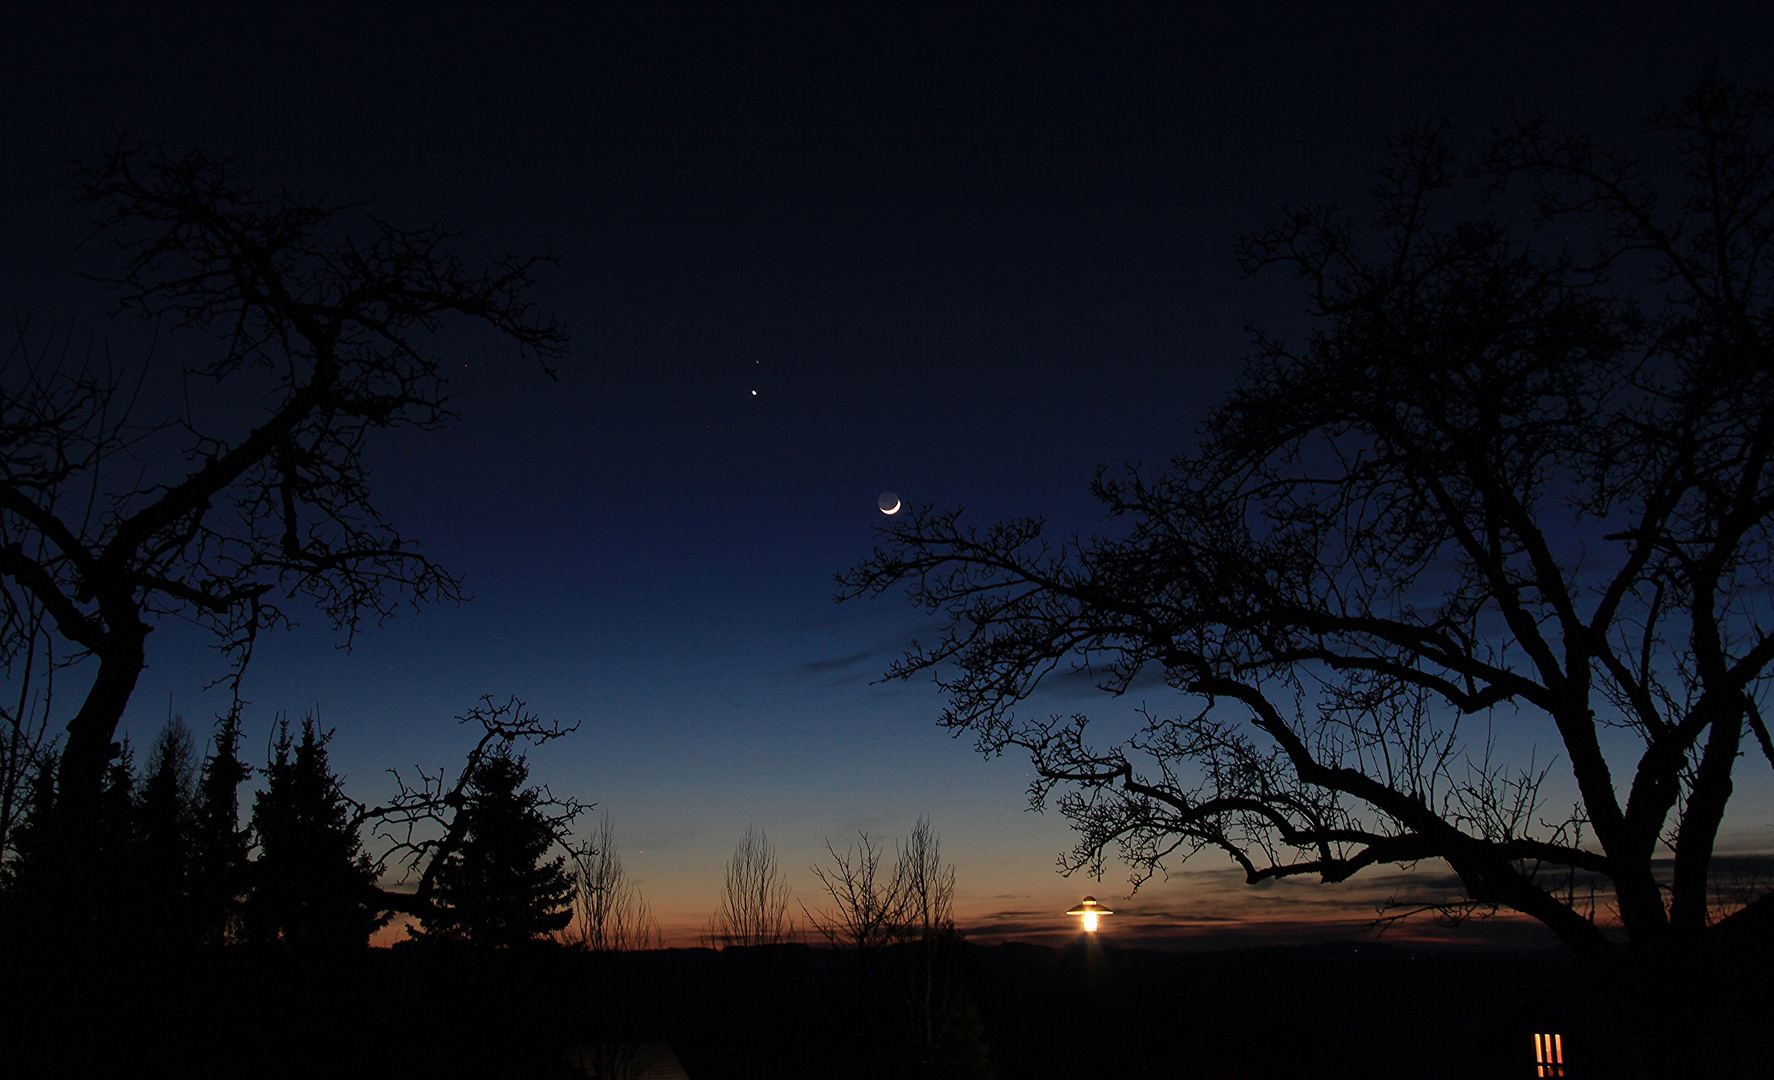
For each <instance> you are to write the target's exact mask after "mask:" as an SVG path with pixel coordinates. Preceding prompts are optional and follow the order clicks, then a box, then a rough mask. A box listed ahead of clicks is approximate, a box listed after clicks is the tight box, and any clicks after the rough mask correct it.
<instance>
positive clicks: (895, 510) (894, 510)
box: [881, 499, 900, 517]
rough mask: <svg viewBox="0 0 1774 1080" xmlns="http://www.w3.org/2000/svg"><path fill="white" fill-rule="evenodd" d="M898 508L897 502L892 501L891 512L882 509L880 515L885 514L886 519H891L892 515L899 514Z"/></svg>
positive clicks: (896, 500)
mask: <svg viewBox="0 0 1774 1080" xmlns="http://www.w3.org/2000/svg"><path fill="white" fill-rule="evenodd" d="M899 506H900V503H899V500H898V499H894V500H893V508H892V509H891V510H885V509H884V510H882V511H881V513H883V514H886V515H887V516H888V517H892V516H893V515H894V514H897V513H899Z"/></svg>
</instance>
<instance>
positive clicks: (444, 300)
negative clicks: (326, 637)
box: [0, 136, 566, 898]
mask: <svg viewBox="0 0 1774 1080" xmlns="http://www.w3.org/2000/svg"><path fill="white" fill-rule="evenodd" d="M74 182H75V184H76V186H77V189H78V192H79V195H80V198H81V199H82V200H83V201H84V202H86V203H87V204H88V205H90V206H91V207H92V208H93V212H94V221H93V233H92V236H93V238H95V239H97V238H100V237H106V238H110V239H111V240H113V241H115V243H116V246H117V250H118V252H119V253H120V255H121V259H122V262H121V266H120V268H119V269H118V270H117V271H116V272H115V273H114V274H112V275H110V276H107V277H103V278H100V279H99V280H102V281H104V282H106V283H107V284H109V285H110V286H112V287H114V288H115V289H116V290H117V293H118V297H119V301H120V305H121V309H122V310H123V311H127V312H134V313H137V314H139V315H141V316H143V317H145V318H148V319H151V320H154V321H155V323H156V325H157V326H163V327H166V328H168V329H170V330H174V331H182V330H188V331H195V332H198V333H199V334H211V335H213V336H214V337H215V338H216V339H219V341H218V345H219V347H218V348H216V349H214V350H212V351H211V354H210V355H203V350H202V349H200V348H197V347H196V346H195V343H194V344H193V347H192V348H191V349H190V350H189V351H188V353H187V357H188V358H187V359H185V360H183V361H182V363H181V364H180V366H179V367H178V371H177V375H178V377H179V380H180V381H179V383H178V384H177V385H176V386H175V387H173V388H171V392H165V391H164V390H163V392H161V393H159V394H158V397H159V398H166V399H173V400H178V401H180V402H181V404H180V405H179V406H176V407H173V408H170V409H168V410H167V412H166V413H165V414H163V415H159V416H152V417H144V416H139V415H137V413H138V411H139V409H140V407H141V403H142V402H143V401H144V400H154V399H156V395H155V394H145V393H144V387H145V386H148V385H149V383H148V380H149V376H150V375H151V374H152V373H153V371H154V370H155V369H154V367H153V365H152V364H151V363H150V361H149V359H144V360H143V361H142V362H141V363H139V364H135V365H126V366H119V365H116V364H113V363H111V362H110V357H109V356H108V355H102V356H101V355H95V354H93V353H90V352H89V353H86V354H84V355H76V354H75V353H73V352H70V351H63V350H58V349H56V348H55V347H54V345H53V342H45V343H44V344H43V345H42V346H41V347H39V348H38V349H37V350H36V351H35V352H33V351H32V350H29V349H27V348H26V347H25V345H24V338H25V337H26V333H25V331H24V330H21V331H20V334H19V337H20V341H19V342H18V344H17V345H16V346H15V347H14V348H13V349H12V350H11V351H10V352H9V353H8V357H7V361H6V363H5V364H4V365H3V366H0V465H4V468H3V469H0V580H4V581H5V582H6V585H7V588H6V590H5V599H6V601H7V602H5V603H0V659H4V660H6V661H8V662H11V661H13V660H14V658H16V657H19V656H20V655H21V654H25V653H27V652H28V648H29V643H30V642H31V641H32V640H34V635H35V634H36V632H37V630H38V628H39V626H40V623H39V621H38V615H37V613H39V612H40V613H41V617H42V619H43V620H44V623H43V624H45V625H47V626H48V627H50V628H51V629H52V630H53V632H54V633H55V635H57V636H58V637H59V638H60V639H61V640H62V641H64V642H65V643H66V644H67V645H68V646H69V650H70V653H72V654H75V655H76V656H77V658H79V659H83V660H87V661H90V662H91V663H92V665H93V677H92V680H91V683H90V685H89V687H88V689H87V691H86V695H85V698H84V701H83V702H82V703H81V705H80V707H79V709H78V710H77V711H76V713H75V714H74V716H73V718H72V719H71V720H70V721H69V722H68V727H67V739H66V742H65V743H64V745H63V747H62V751H61V755H60V765H59V768H60V779H59V788H60V790H59V793H58V800H57V805H58V808H59V809H58V819H59V820H60V821H61V822H62V824H63V829H62V831H63V833H64V836H63V837H62V843H61V845H60V846H61V847H63V848H64V849H66V855H67V865H66V866H65V867H64V868H63V869H64V871H65V873H64V874H63V875H62V876H63V877H64V878H65V880H66V883H67V885H68V888H69V889H70V895H71V896H73V897H75V898H79V897H82V896H86V895H89V894H90V893H91V886H92V884H93V883H92V880H91V872H92V871H91V867H92V866H93V860H92V859H91V858H90V857H89V855H90V851H89V850H88V848H89V847H90V844H91V842H92V823H93V820H94V817H95V815H96V812H97V811H96V807H97V800H98V798H99V794H98V793H99V789H100V787H101V781H102V776H103V774H104V771H105V765H106V762H108V761H110V760H111V759H112V758H113V757H114V756H115V755H116V753H117V748H116V746H115V745H114V744H113V743H112V737H113V735H114V733H115V731H116V727H117V722H118V719H119V718H120V717H121V715H122V713H123V710H124V707H125V705H126V704H127V703H128V701H129V698H130V695H131V693H132V692H133V691H134V689H135V685H136V680H137V678H138V676H139V675H140V674H141V672H142V670H143V668H144V666H145V665H146V663H147V656H148V652H147V640H148V634H149V632H150V631H152V630H153V628H154V626H155V624H156V623H157V622H158V621H159V620H161V619H163V618H168V617H172V618H180V619H185V620H189V621H191V622H194V623H196V624H198V625H200V626H202V627H204V628H206V629H208V630H209V631H210V632H211V633H212V634H213V635H214V637H215V640H216V643H217V645H218V646H219V647H220V648H221V649H222V651H223V652H224V653H225V654H226V655H227V656H228V657H229V658H230V659H231V660H232V662H233V664H234V671H235V672H236V674H238V672H239V670H240V669H241V667H242V666H243V665H245V664H246V663H247V661H248V660H249V659H250V657H251V654H252V646H253V642H254V640H255V637H256V635H257V634H258V632H259V631H260V630H262V629H265V628H267V627H273V626H279V625H283V624H285V623H286V622H287V621H288V616H287V614H286V612H285V610H284V608H283V606H282V605H283V604H284V603H285V602H286V601H288V600H290V599H296V598H302V599H306V600H309V601H312V602H313V603H315V604H316V605H318V606H319V608H320V609H321V610H322V611H323V612H325V613H326V615H327V616H328V617H329V618H330V619H331V621H332V622H333V623H334V625H335V626H337V627H338V628H340V629H342V630H343V631H345V633H346V634H347V635H350V634H354V633H355V632H356V631H357V630H358V629H360V628H361V627H362V625H363V624H364V622H365V620H368V621H370V622H372V623H373V622H376V621H378V620H380V619H383V618H386V617H387V616H389V615H391V614H392V613H393V612H394V611H395V608H396V606H397V605H398V604H399V603H401V602H403V601H404V602H411V603H415V604H417V603H424V602H426V601H431V600H454V599H457V598H459V596H460V590H459V587H458V583H457V580H456V579H455V578H454V577H453V576H451V575H450V574H449V573H448V572H447V571H446V570H444V569H443V568H442V567H440V566H438V565H436V564H435V563H433V562H432V561H431V560H429V559H428V558H426V557H425V556H424V555H422V554H421V553H420V552H419V551H418V550H417V548H416V547H415V546H414V545H413V544H412V543H411V542H409V541H408V540H407V539H406V538H404V537H403V536H402V535H401V534H400V533H399V531H398V530H397V529H396V528H395V527H394V525H393V523H392V522H390V521H389V520H388V519H387V518H386V517H384V516H383V514H382V513H381V512H380V511H379V510H378V509H377V507H376V505H375V503H374V502H373V501H372V498H371V493H370V488H369V474H368V471H367V470H366V469H365V467H364V465H363V460H362V452H363V446H364V441H365V438H366V436H367V435H368V434H369V432H371V431H372V430H378V429H387V428H419V429H429V428H434V427H437V426H438V425H440V424H442V423H444V422H445V421H446V420H447V419H449V417H450V411H449V408H448V403H447V395H446V392H445V382H444V374H443V372H444V366H443V365H442V363H441V362H440V360H439V358H438V357H436V356H435V355H433V354H432V353H431V352H430V351H428V349H427V348H426V347H425V346H424V344H423V343H424V341H425V339H426V338H427V337H429V335H430V334H431V333H432V332H433V331H434V330H436V329H438V327H439V326H440V320H442V319H443V318H444V317H445V316H447V315H452V314H456V315H463V316H467V317H468V318H470V319H473V320H478V321H483V322H485V323H486V324H488V325H489V326H491V327H492V328H493V329H494V330H495V331H496V332H498V333H500V334H502V335H504V336H506V337H509V338H511V339H512V340H514V341H515V342H517V344H518V346H519V348H520V349H521V350H523V351H524V352H527V353H533V354H535V355H537V356H540V357H542V358H543V359H544V360H546V359H548V358H552V357H557V356H560V355H561V354H562V353H563V351H564V348H565V344H566V335H565V331H564V329H563V328H562V327H561V326H560V325H558V324H557V323H555V322H553V321H552V320H547V319H539V318H537V316H536V314H535V312H534V311H533V310H532V308H531V305H530V303H529V302H528V300H527V299H526V298H525V297H526V293H527V291H528V290H529V287H530V285H531V283H532V274H533V272H534V270H535V269H536V267H537V266H538V264H539V263H541V262H545V261H547V260H539V259H513V258H508V259H506V260H504V261H502V262H500V263H498V264H496V265H495V266H493V267H492V268H490V269H488V270H485V271H479V270H471V269H469V268H467V267H465V266H464V265H463V263H462V262H461V260H460V259H459V258H457V257H456V256H454V255H452V254H449V253H448V250H447V249H448V246H449V244H450V242H451V240H452V237H451V235H450V234H449V233H447V232H445V231H444V230H442V229H441V228H436V227H432V228H426V229H417V230H407V229H400V228H396V227H395V226H393V225H390V224H388V223H386V222H384V221H381V220H379V219H376V218H373V217H366V218H364V219H363V226H364V227H363V229H361V230H360V233H362V234H367V235H359V236H352V235H348V234H347V233H345V232H344V231H343V230H342V229H341V227H340V226H341V222H342V219H343V218H344V216H345V215H346V213H347V212H348V211H353V210H356V209H358V208H357V207H356V206H354V205H351V204H340V203H329V202H323V201H317V200H311V199H303V198H300V197H298V196H295V195H293V194H291V193H290V192H288V191H287V190H283V189H278V190H277V191H275V192H271V193H267V192H264V191H261V190H259V189H256V188H253V187H251V186H249V185H248V184H246V183H245V182H244V181H243V180H242V179H241V176H240V172H239V169H238V168H237V166H236V164H235V162H234V160H233V159H230V158H218V157H214V156H212V155H209V154H205V153H202V152H200V151H192V152H189V153H183V154H180V153H174V152H171V151H168V150H166V149H164V148H163V147H159V146H154V145H147V144H143V143H139V142H136V141H134V140H131V139H129V138H127V137H122V136H120V137H118V138H117V139H116V140H115V141H114V142H113V143H112V144H111V145H110V146H108V147H107V148H106V149H105V151H104V153H103V154H102V155H101V157H100V158H99V160H98V161H97V162H95V163H94V164H92V165H89V166H83V167H81V168H80V169H78V170H77V171H76V173H75V175H74ZM181 389H182V391H183V392H182V393H180V392H179V391H180V390H181ZM205 395H208V396H207V397H206V396H205ZM206 400H207V401H210V402H211V404H212V406H213V407H211V408H208V409H205V408H203V407H202V405H203V402H204V401H206ZM193 402H196V403H197V405H193ZM22 596H28V597H29V602H26V603H21V602H20V597H22Z"/></svg>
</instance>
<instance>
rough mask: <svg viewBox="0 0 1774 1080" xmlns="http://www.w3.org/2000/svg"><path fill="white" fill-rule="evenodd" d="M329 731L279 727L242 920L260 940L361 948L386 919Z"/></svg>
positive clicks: (257, 818) (257, 799)
mask: <svg viewBox="0 0 1774 1080" xmlns="http://www.w3.org/2000/svg"><path fill="white" fill-rule="evenodd" d="M331 737H332V733H331V732H327V733H325V734H322V733H320V732H318V731H316V730H315V726H314V719H313V717H309V718H307V719H305V720H303V721H302V737H301V741H300V742H296V741H294V740H293V739H291V737H290V731H289V724H288V722H287V721H286V722H284V723H283V724H281V725H279V727H278V734H277V741H276V743H275V744H274V747H273V750H272V755H271V761H270V762H269V763H268V764H267V765H266V766H265V789H264V790H263V791H260V792H258V793H257V794H256V795H255V796H254V797H253V814H252V829H253V835H254V837H255V839H256V840H257V843H258V848H259V858H258V859H257V861H255V862H254V863H253V865H252V873H251V882H252V892H251V894H250V896H249V898H248V901H247V905H246V911H245V916H246V918H245V923H246V933H247V936H248V937H249V938H251V939H253V940H257V941H282V942H286V943H289V944H292V945H300V946H304V947H311V948H347V947H350V948H361V947H363V946H364V945H365V944H366V943H367V942H368V939H369V935H370V934H371V933H372V932H374V931H375V930H376V928H377V927H379V926H381V925H382V923H383V922H385V921H386V918H385V917H384V916H382V915H380V914H379V913H378V912H377V910H376V907H375V905H374V903H373V899H372V897H373V891H372V883H373V881H374V877H375V871H374V869H373V867H372V866H371V864H370V859H369V856H368V855H366V854H365V853H364V850H363V845H362V843H361V842H360V841H359V839H358V836H357V832H356V830H355V829H353V828H352V827H351V816H350V813H349V803H348V802H347V800H346V799H345V796H344V793H343V792H342V791H341V790H340V788H339V781H338V778H337V777H335V776H334V775H333V772H332V768H331V766H330V765H329V764H328V763H327V754H326V744H327V741H328V740H329V739H330V738H331Z"/></svg>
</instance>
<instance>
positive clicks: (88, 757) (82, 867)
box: [51, 627, 147, 927]
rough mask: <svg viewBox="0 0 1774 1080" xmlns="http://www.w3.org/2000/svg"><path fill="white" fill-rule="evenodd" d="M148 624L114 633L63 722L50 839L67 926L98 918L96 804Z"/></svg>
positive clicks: (138, 670)
mask: <svg viewBox="0 0 1774 1080" xmlns="http://www.w3.org/2000/svg"><path fill="white" fill-rule="evenodd" d="M146 637H147V628H146V627H140V628H139V629H138V630H137V631H136V632H134V633H129V634H114V635H112V636H111V638H110V640H108V641H107V642H106V647H105V650H104V652H103V653H102V654H101V655H100V659H99V670H98V673H97V675H96V676H94V678H93V681H92V687H91V688H90V689H89V690H88V691H87V693H86V700H85V701H83V702H82V703H81V705H80V711H79V712H77V713H75V714H74V718H73V719H72V720H69V721H68V741H67V745H66V746H65V747H64V748H63V750H62V756H61V763H60V767H59V769H58V770H57V774H56V813H55V821H56V828H55V840H54V842H53V844H52V845H51V852H52V853H53V854H52V858H53V859H54V860H55V862H56V871H57V872H56V873H55V874H54V875H53V880H54V881H55V882H56V885H55V891H56V893H57V894H58V895H57V896H56V898H55V899H56V903H57V907H56V908H52V909H51V910H60V911H61V913H62V915H63V917H64V919H65V921H66V924H67V925H70V926H75V927H79V926H85V925H88V924H89V923H90V922H91V920H92V919H93V918H95V917H97V916H98V915H99V914H100V912H99V911H98V910H97V905H98V898H99V894H100V886H101V876H102V874H103V872H104V868H103V867H101V866H100V865H98V859H97V857H96V856H97V851H96V847H97V841H98V808H99V796H100V792H101V789H102V788H103V786H104V779H105V767H106V766H107V765H109V764H110V763H111V761H112V760H113V759H115V758H116V757H117V755H118V754H119V753H121V752H122V748H121V747H119V746H118V745H117V743H116V742H114V741H112V740H113V737H114V736H115V735H116V734H117V724H118V722H119V721H121V720H122V719H123V710H124V709H125V707H127V706H128V705H129V698H130V695H131V694H132V693H134V692H135V686H136V680H137V679H139V678H140V677H141V674H142V669H143V668H145V667H147V653H146V650H145V648H144V645H145V639H146Z"/></svg>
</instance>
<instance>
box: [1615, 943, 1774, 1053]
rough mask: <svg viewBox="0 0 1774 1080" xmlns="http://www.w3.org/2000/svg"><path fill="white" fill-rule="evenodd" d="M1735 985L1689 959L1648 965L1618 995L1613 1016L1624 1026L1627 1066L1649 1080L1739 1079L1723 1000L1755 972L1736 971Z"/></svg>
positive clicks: (1728, 1010)
mask: <svg viewBox="0 0 1774 1080" xmlns="http://www.w3.org/2000/svg"><path fill="white" fill-rule="evenodd" d="M1731 967H1733V968H1735V969H1736V974H1737V975H1738V976H1739V977H1740V978H1738V979H1733V978H1728V977H1727V976H1728V975H1729V972H1727V971H1725V970H1721V966H1720V965H1706V964H1702V963H1700V962H1699V961H1698V958H1696V957H1691V956H1685V955H1684V956H1679V957H1671V958H1669V959H1666V960H1664V961H1662V962H1658V963H1652V964H1646V965H1644V966H1642V967H1641V968H1640V972H1639V977H1638V978H1637V979H1634V980H1632V981H1631V983H1630V984H1629V985H1628V986H1627V987H1623V988H1621V991H1619V992H1620V993H1622V994H1629V995H1630V996H1631V998H1632V1000H1630V1001H1621V1002H1620V1003H1619V1006H1618V1007H1617V1008H1616V1015H1617V1016H1619V1017H1620V1018H1621V1021H1622V1023H1623V1025H1624V1031H1623V1035H1624V1036H1625V1038H1626V1041H1627V1046H1626V1047H1624V1049H1625V1050H1626V1051H1627V1055H1628V1058H1629V1060H1634V1061H1635V1063H1636V1064H1638V1065H1639V1066H1641V1067H1642V1068H1643V1070H1644V1075H1645V1077H1646V1078H1647V1080H1732V1078H1735V1077H1737V1076H1738V1062H1737V1047H1736V1034H1737V1033H1736V1031H1735V1030H1734V1025H1733V1024H1732V1023H1731V1022H1730V1020H1731V1014H1732V1011H1733V1010H1732V1009H1731V1008H1730V1007H1729V1003H1728V1000H1727V997H1728V995H1729V994H1730V993H1731V991H1730V990H1728V989H1726V988H1727V987H1730V986H1741V985H1743V983H1742V982H1741V978H1748V977H1752V976H1753V974H1754V973H1753V972H1751V971H1749V970H1747V969H1744V968H1742V967H1741V966H1739V965H1731Z"/></svg>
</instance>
